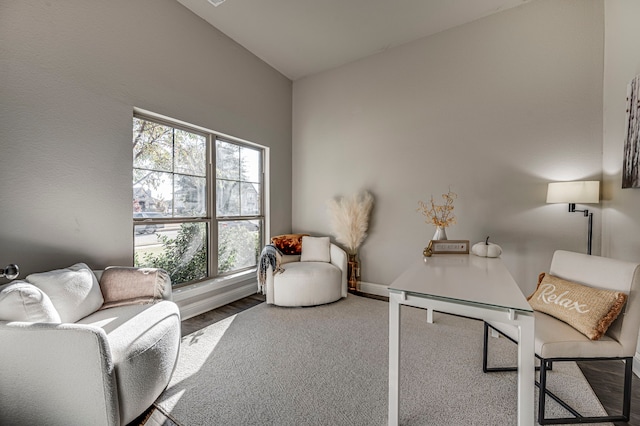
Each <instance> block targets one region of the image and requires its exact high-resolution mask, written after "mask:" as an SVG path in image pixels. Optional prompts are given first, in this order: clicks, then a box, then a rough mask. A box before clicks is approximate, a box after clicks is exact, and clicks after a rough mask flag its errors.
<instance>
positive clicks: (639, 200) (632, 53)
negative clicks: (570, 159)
mask: <svg viewBox="0 0 640 426" xmlns="http://www.w3.org/2000/svg"><path fill="white" fill-rule="evenodd" d="M639 17H640V2H638V1H636V0H606V1H605V61H604V133H603V135H604V136H603V160H602V164H603V171H604V172H603V178H604V193H603V207H604V210H603V217H604V219H603V229H602V253H603V254H604V255H605V256H609V257H614V258H617V259H624V260H631V261H636V262H637V261H638V260H640V189H632V188H629V189H622V152H623V151H622V149H623V144H624V138H625V107H626V100H625V99H626V90H627V84H628V83H629V81H631V79H632V78H633V77H634V76H636V75H638V74H640V26H638V18H639Z"/></svg>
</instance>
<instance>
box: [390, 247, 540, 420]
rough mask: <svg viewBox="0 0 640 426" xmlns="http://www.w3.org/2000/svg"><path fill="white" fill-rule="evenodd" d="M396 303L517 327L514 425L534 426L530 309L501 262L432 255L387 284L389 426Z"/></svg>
mask: <svg viewBox="0 0 640 426" xmlns="http://www.w3.org/2000/svg"><path fill="white" fill-rule="evenodd" d="M400 305H408V306H416V307H419V308H425V309H428V310H429V312H431V311H432V310H436V311H440V312H447V313H451V314H456V315H463V316H466V317H471V318H478V319H482V320H490V321H497V322H502V323H505V324H513V325H515V326H517V327H518V329H519V333H520V336H519V339H518V340H519V342H520V343H519V344H518V425H519V426H524V425H533V423H534V409H533V397H534V389H535V387H534V379H535V364H534V359H535V354H534V346H533V339H534V318H533V310H532V309H531V306H529V303H527V300H526V299H525V297H524V296H523V294H522V292H521V291H520V288H519V287H518V285H517V284H516V282H515V281H514V280H513V278H512V277H511V274H509V271H508V270H507V268H506V267H505V266H504V264H503V263H502V261H501V260H500V259H499V258H494V259H491V258H485V257H477V256H474V255H464V254H449V255H434V256H432V257H429V258H424V259H419V260H418V261H417V262H414V263H413V264H412V265H411V266H410V267H409V268H408V269H407V270H406V271H405V272H404V273H403V274H402V275H400V276H399V277H398V278H397V279H396V280H395V281H394V282H393V283H392V284H391V285H390V286H389V425H394V426H395V425H397V424H398V422H399V416H400V413H399V403H400V374H399V372H400ZM434 362H436V361H434ZM478 368H481V362H480V360H478Z"/></svg>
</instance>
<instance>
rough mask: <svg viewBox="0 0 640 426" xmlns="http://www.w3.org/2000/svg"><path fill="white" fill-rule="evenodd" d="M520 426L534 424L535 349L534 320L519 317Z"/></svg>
mask: <svg viewBox="0 0 640 426" xmlns="http://www.w3.org/2000/svg"><path fill="white" fill-rule="evenodd" d="M518 323H519V324H518V328H519V333H520V339H519V340H518V341H519V343H518V425H519V426H524V425H533V424H534V418H535V416H534V403H533V398H534V390H535V385H534V383H535V355H534V354H535V348H534V318H533V317H532V316H526V315H520V316H519V317H518Z"/></svg>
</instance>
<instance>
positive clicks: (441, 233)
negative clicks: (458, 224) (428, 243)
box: [432, 226, 447, 240]
mask: <svg viewBox="0 0 640 426" xmlns="http://www.w3.org/2000/svg"><path fill="white" fill-rule="evenodd" d="M446 239H447V231H446V228H445V227H443V226H436V233H435V234H433V238H432V240H446Z"/></svg>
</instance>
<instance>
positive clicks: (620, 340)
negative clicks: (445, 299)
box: [483, 250, 640, 424]
mask: <svg viewBox="0 0 640 426" xmlns="http://www.w3.org/2000/svg"><path fill="white" fill-rule="evenodd" d="M549 273H550V274H551V275H554V276H556V277H559V278H562V279H565V280H569V281H573V282H577V283H580V284H584V285H588V286H591V287H596V288H601V289H607V290H617V291H621V292H624V293H626V294H627V295H628V298H627V302H626V305H625V306H624V308H623V311H622V312H621V313H620V315H619V316H618V318H617V319H616V320H615V321H614V322H613V323H612V324H611V326H610V327H609V329H608V330H607V332H606V334H605V335H604V336H602V337H601V338H600V339H599V340H590V339H589V338H588V337H586V336H585V335H583V334H582V333H580V332H578V331H577V330H575V329H574V328H573V327H571V326H570V325H568V324H567V323H565V322H563V321H560V320H558V319H556V318H554V317H552V316H550V315H547V314H544V313H541V312H538V311H535V312H534V315H535V352H536V357H537V358H538V359H539V360H540V367H539V369H540V379H539V382H537V383H536V385H537V386H538V387H539V388H540V397H539V404H538V422H539V423H540V424H567V423H599V422H614V421H623V422H627V421H629V414H630V404H631V379H632V375H633V372H632V366H633V356H634V355H635V353H636V345H637V343H638V331H639V330H640V294H639V291H640V263H635V262H625V261H621V260H615V259H610V258H605V257H599V256H590V255H586V254H581V253H573V252H568V251H562V250H558V251H556V252H555V253H554V255H553V259H552V261H551V267H550V269H549ZM489 329H494V330H496V331H498V332H499V333H500V334H502V335H504V336H505V337H507V338H508V339H510V340H512V341H514V342H515V341H517V340H518V330H517V329H516V328H515V327H512V326H509V325H505V324H502V323H497V322H485V333H484V357H483V370H484V371H485V372H494V371H512V370H513V368H509V367H506V368H495V367H488V366H487V363H488V361H487V345H488V342H489V340H490V339H489V338H488V335H489ZM612 360H614V361H615V360H617V361H620V360H622V361H624V363H625V378H624V396H623V401H622V414H621V415H611V416H604V417H584V416H582V415H581V414H580V413H578V412H576V410H574V409H573V408H572V407H570V406H569V405H568V404H566V403H565V402H564V401H562V400H561V399H560V398H559V397H557V396H556V395H555V394H554V393H552V392H551V391H550V390H549V389H547V383H546V379H547V374H548V373H549V371H550V370H551V369H552V366H553V363H555V362H561V361H612ZM546 396H549V397H550V398H552V399H554V400H555V401H556V402H558V403H559V404H560V405H562V406H563V407H564V408H565V409H566V410H567V411H568V412H570V413H571V415H572V417H566V418H562V419H556V418H551V419H550V418H546V417H545V404H546Z"/></svg>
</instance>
